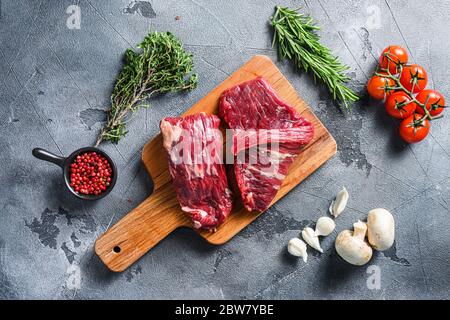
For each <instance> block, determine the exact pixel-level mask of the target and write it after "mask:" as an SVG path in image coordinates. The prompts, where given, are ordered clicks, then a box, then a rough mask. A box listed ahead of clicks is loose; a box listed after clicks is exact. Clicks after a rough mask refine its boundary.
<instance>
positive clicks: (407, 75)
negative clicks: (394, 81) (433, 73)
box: [400, 64, 428, 93]
mask: <svg viewBox="0 0 450 320" xmlns="http://www.w3.org/2000/svg"><path fill="white" fill-rule="evenodd" d="M427 82H428V76H427V72H426V71H425V69H424V68H422V67H421V66H419V65H417V64H411V65H409V66H405V67H404V68H403V70H402V73H401V75H400V83H401V84H402V85H403V86H404V87H405V88H406V90H408V91H411V89H412V87H413V85H414V91H413V93H417V92H419V91H422V90H423V89H425V87H426V86H427Z"/></svg>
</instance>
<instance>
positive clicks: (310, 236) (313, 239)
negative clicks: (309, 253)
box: [302, 227, 323, 253]
mask: <svg viewBox="0 0 450 320" xmlns="http://www.w3.org/2000/svg"><path fill="white" fill-rule="evenodd" d="M302 238H303V240H305V242H306V243H307V244H309V245H310V246H311V247H312V248H314V249H316V250H317V251H319V252H321V253H323V250H322V248H321V247H320V242H319V237H318V236H317V235H316V233H315V232H314V230H313V229H311V228H310V227H306V228H305V229H303V231H302Z"/></svg>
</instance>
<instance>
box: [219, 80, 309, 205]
mask: <svg viewBox="0 0 450 320" xmlns="http://www.w3.org/2000/svg"><path fill="white" fill-rule="evenodd" d="M219 113H220V116H221V117H223V118H224V119H225V122H226V123H227V124H228V126H229V127H230V128H231V129H232V130H233V146H232V152H233V154H234V157H235V159H234V173H235V176H236V181H237V184H238V187H239V190H240V192H241V197H242V200H243V203H244V206H245V208H246V209H247V210H249V211H252V210H256V211H264V210H266V209H267V208H268V207H269V205H270V203H271V202H272V200H273V198H274V197H275V195H276V194H277V192H278V190H279V188H280V186H281V183H282V182H283V180H284V178H285V176H286V175H287V173H288V169H289V166H290V164H291V163H292V162H293V161H294V159H295V156H296V155H297V154H298V153H299V152H300V150H301V148H300V147H301V146H302V145H305V144H307V143H309V142H310V141H311V139H312V138H313V135H314V127H313V125H312V124H311V123H310V122H309V121H308V120H306V119H305V118H303V117H301V116H300V115H299V114H298V113H297V112H296V111H295V109H294V108H293V107H291V106H290V105H288V104H287V103H285V102H283V101H282V100H281V99H280V98H279V97H278V96H277V94H276V93H275V91H274V90H273V88H272V87H271V86H270V85H269V84H268V83H267V81H266V80H265V79H263V78H260V77H259V78H255V79H253V80H250V81H247V82H244V83H242V84H240V85H238V86H235V87H232V88H230V89H228V90H226V91H224V92H223V93H222V95H221V97H220V104H219Z"/></svg>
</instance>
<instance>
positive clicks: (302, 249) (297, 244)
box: [287, 238, 308, 262]
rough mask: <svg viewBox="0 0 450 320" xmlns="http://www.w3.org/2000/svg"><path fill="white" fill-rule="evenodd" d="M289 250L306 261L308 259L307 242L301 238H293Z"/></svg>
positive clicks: (289, 243)
mask: <svg viewBox="0 0 450 320" xmlns="http://www.w3.org/2000/svg"><path fill="white" fill-rule="evenodd" d="M287 249H288V252H289V253H290V254H292V255H293V256H296V257H302V258H303V261H304V262H307V261H308V253H307V252H306V243H304V242H303V241H302V240H300V239H299V238H292V239H291V240H289V242H288V247H287Z"/></svg>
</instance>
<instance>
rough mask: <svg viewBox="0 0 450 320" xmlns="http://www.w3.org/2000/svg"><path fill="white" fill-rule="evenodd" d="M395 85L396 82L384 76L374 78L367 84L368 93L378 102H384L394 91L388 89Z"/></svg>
mask: <svg viewBox="0 0 450 320" xmlns="http://www.w3.org/2000/svg"><path fill="white" fill-rule="evenodd" d="M394 85H395V82H394V80H392V79H389V78H387V77H383V76H381V77H380V76H373V77H372V78H370V79H369V82H367V91H368V92H369V95H370V96H371V97H372V98H374V99H377V100H383V99H384V98H385V97H386V96H387V95H389V94H391V93H392V89H387V88H388V87H393V86H394Z"/></svg>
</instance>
